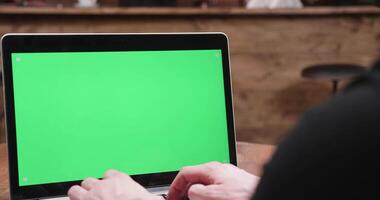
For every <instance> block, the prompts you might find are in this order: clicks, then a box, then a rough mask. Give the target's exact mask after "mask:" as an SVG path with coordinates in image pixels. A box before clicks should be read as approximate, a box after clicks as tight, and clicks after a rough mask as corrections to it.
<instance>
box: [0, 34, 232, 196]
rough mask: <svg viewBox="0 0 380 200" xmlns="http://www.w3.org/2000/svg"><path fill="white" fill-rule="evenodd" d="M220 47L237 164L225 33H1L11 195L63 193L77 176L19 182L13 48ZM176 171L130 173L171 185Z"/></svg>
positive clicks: (143, 180)
mask: <svg viewBox="0 0 380 200" xmlns="http://www.w3.org/2000/svg"><path fill="white" fill-rule="evenodd" d="M207 49H218V50H221V51H222V59H223V79H224V91H225V106H226V115H227V116H226V119H227V129H228V141H229V155H230V162H231V164H234V165H236V164H237V161H236V146H235V130H234V120H233V106H232V104H233V103H232V91H231V78H230V61H229V49H228V38H227V36H226V35H225V34H223V33H172V34H168V33H167V34H8V35H5V36H4V37H3V39H2V58H3V83H4V92H5V95H4V97H5V116H6V130H7V131H6V134H7V143H8V160H9V179H10V194H11V199H34V198H44V197H57V196H64V195H66V192H67V190H68V189H69V188H70V187H71V186H72V185H76V184H80V180H78V181H70V182H62V183H52V184H42V185H32V186H21V187H20V186H19V182H18V180H19V177H18V163H17V162H18V161H17V145H16V142H17V141H16V124H15V109H14V94H13V78H12V63H11V54H12V53H28V52H29V53H31V52H99V51H158V50H207ZM177 173H178V172H177V171H175V172H165V173H156V174H144V175H134V176H132V178H134V179H135V180H136V181H137V182H138V183H140V184H142V185H143V186H145V187H158V186H164V185H169V184H170V183H171V181H172V180H173V179H174V177H175V175H176V174H177Z"/></svg>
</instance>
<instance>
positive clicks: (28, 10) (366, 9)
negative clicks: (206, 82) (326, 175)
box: [0, 6, 380, 16]
mask: <svg viewBox="0 0 380 200" xmlns="http://www.w3.org/2000/svg"><path fill="white" fill-rule="evenodd" d="M379 13H380V8H378V7H374V6H362V7H307V8H304V9H286V8H285V9H245V8H238V7H218V8H207V9H202V8H189V7H181V8H173V7H172V8H136V7H134V8H126V7H124V8H121V7H96V8H75V7H57V8H56V7H43V8H41V7H17V6H0V15H132V16H135V15H148V16H152V15H161V16H164V15H170V16H179V15H191V16H200V15H203V16H220V15H226V16H267V15H272V16H282V15H289V16H300V15H303V16H304V15H309V16H315V15H362V14H379Z"/></svg>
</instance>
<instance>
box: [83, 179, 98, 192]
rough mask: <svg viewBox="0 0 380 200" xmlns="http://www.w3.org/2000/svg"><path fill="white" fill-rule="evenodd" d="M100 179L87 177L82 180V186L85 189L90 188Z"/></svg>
mask: <svg viewBox="0 0 380 200" xmlns="http://www.w3.org/2000/svg"><path fill="white" fill-rule="evenodd" d="M99 182H100V180H98V179H96V178H87V179H85V180H84V181H82V184H81V186H82V188H84V189H85V190H91V189H92V188H93V187H95V185H96V184H98V183H99Z"/></svg>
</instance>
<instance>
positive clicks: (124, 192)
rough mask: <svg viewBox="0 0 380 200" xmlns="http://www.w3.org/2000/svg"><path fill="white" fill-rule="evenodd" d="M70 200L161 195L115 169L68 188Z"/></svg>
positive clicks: (128, 199)
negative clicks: (155, 193)
mask: <svg viewBox="0 0 380 200" xmlns="http://www.w3.org/2000/svg"><path fill="white" fill-rule="evenodd" d="M68 195H69V197H70V199H71V200H140V199H141V200H160V199H162V198H161V197H158V196H155V195H153V194H150V193H149V192H148V191H147V190H145V188H143V187H142V186H141V185H139V184H138V183H136V182H135V181H134V180H132V178H131V177H130V176H128V175H126V174H124V173H121V172H118V171H116V170H109V171H107V172H106V173H105V175H104V179H103V180H99V179H95V178H88V179H86V180H84V181H83V182H82V184H81V186H78V185H76V186H73V187H71V188H70V190H69V192H68Z"/></svg>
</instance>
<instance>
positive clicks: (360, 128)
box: [252, 62, 380, 200]
mask: <svg viewBox="0 0 380 200" xmlns="http://www.w3.org/2000/svg"><path fill="white" fill-rule="evenodd" d="M379 163H380V62H379V63H377V64H376V66H375V67H374V68H373V69H372V71H371V72H368V73H366V74H364V75H362V76H361V77H360V78H358V79H357V80H356V81H354V82H353V83H352V84H350V86H349V87H347V88H346V89H345V90H344V91H342V92H341V93H339V94H338V95H336V96H335V97H334V98H332V99H331V100H330V101H329V102H327V103H325V104H323V105H321V106H319V107H317V108H315V109H313V110H310V111H308V112H306V113H305V114H304V116H303V117H302V119H301V121H300V122H299V124H298V125H297V126H296V127H295V128H294V129H293V130H292V131H291V133H290V135H289V136H288V138H286V139H285V140H284V141H283V142H282V143H281V144H280V145H279V148H278V150H277V152H276V153H275V154H274V156H273V158H272V160H271V161H270V162H269V163H268V164H267V165H266V167H265V170H264V174H263V177H262V179H261V182H260V184H259V186H258V188H257V190H256V193H255V195H254V196H253V198H252V199H253V200H317V199H318V200H323V199H342V200H346V199H380V177H379V171H380V164H379Z"/></svg>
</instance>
